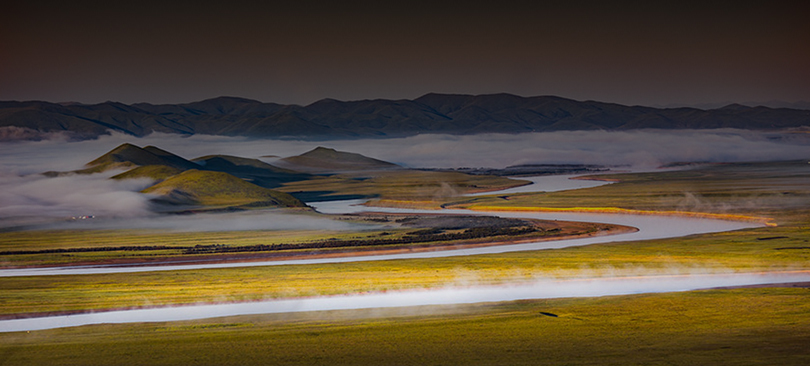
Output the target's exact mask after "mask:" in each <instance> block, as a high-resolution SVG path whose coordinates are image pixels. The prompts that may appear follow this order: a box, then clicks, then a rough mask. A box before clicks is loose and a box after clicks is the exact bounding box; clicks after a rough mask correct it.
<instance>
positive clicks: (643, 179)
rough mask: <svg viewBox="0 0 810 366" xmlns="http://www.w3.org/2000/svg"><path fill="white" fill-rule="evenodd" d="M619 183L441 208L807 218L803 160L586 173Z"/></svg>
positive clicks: (809, 200)
mask: <svg viewBox="0 0 810 366" xmlns="http://www.w3.org/2000/svg"><path fill="white" fill-rule="evenodd" d="M587 178H588V179H600V180H609V181H615V182H620V184H610V185H605V186H601V187H595V188H590V189H580V190H573V191H562V192H549V193H525V194H514V195H507V196H503V195H500V196H486V197H476V198H465V199H454V200H453V199H450V200H445V201H443V202H442V206H443V207H446V208H473V209H475V208H479V209H484V208H488V207H495V208H502V209H508V208H521V207H548V208H578V207H584V208H597V209H598V208H622V209H633V210H643V211H681V212H703V213H713V214H731V215H749V216H757V217H767V218H774V219H775V220H776V222H777V223H778V224H783V225H799V224H802V223H807V222H810V184H808V182H810V164H808V163H807V161H790V162H768V163H748V164H715V165H706V166H702V167H698V168H695V169H689V170H678V171H669V172H655V173H637V174H605V175H595V176H590V177H587Z"/></svg>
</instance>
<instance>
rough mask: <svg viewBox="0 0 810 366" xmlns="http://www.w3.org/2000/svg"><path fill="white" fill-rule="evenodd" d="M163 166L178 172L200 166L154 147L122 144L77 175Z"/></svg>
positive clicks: (90, 163) (92, 162) (88, 164)
mask: <svg viewBox="0 0 810 366" xmlns="http://www.w3.org/2000/svg"><path fill="white" fill-rule="evenodd" d="M147 165H163V166H167V167H170V168H174V169H178V170H187V169H196V168H199V167H200V166H199V165H197V164H195V163H193V162H191V161H188V160H186V159H183V158H181V157H179V156H177V155H174V154H172V153H170V152H168V151H165V150H162V149H159V148H157V147H154V146H147V147H145V148H140V147H138V146H135V145H133V144H130V143H125V144H121V145H119V146H118V147H116V148H115V149H112V150H110V151H109V152H108V153H106V154H104V155H102V156H100V157H98V158H97V159H95V160H93V161H91V162H89V163H87V165H85V166H86V167H87V168H86V169H84V170H80V171H77V173H97V172H102V171H106V170H110V169H118V168H127V167H136V166H147Z"/></svg>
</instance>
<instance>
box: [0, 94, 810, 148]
mask: <svg viewBox="0 0 810 366" xmlns="http://www.w3.org/2000/svg"><path fill="white" fill-rule="evenodd" d="M808 126H810V110H805V109H789V108H768V107H762V106H760V107H748V106H743V105H739V104H731V105H727V106H725V107H722V108H717V109H698V108H685V107H684V108H652V107H643V106H625V105H620V104H612V103H603V102H596V101H575V100H571V99H565V98H560V97H555V96H538V97H520V96H516V95H511V94H489V95H456V94H435V93H431V94H427V95H424V96H422V97H419V98H417V99H413V100H386V99H376V100H360V101H348V102H344V101H338V100H334V99H323V100H320V101H318V102H315V103H312V104H310V105H307V106H299V105H283V104H276V103H263V102H259V101H255V100H250V99H244V98H235V97H219V98H214V99H208V100H203V101H199V102H193V103H185V104H159V105H156V104H149V103H137V104H131V105H127V104H122V103H117V102H105V103H100V104H92V105H89V104H78V103H62V104H59V103H50V102H43V101H26V102H18V101H5V102H0V130H3V131H0V140H2V139H3V135H4V134H5V135H6V139H9V137H8V136H12V138H13V136H22V137H21V138H33V137H32V136H34V137H35V136H37V134H36V133H48V132H62V131H64V132H68V133H70V134H72V135H73V136H74V138H94V137H97V136H99V135H102V134H106V133H108V131H109V130H114V131H120V132H123V133H126V134H130V135H133V136H145V135H148V134H149V133H151V132H153V131H154V132H164V133H176V134H183V135H192V134H207V135H227V136H252V137H270V138H288V137H292V138H299V137H307V138H316V139H317V138H321V139H329V138H365V137H401V136H411V135H416V134H424V133H447V134H476V133H523V132H548V131H560V130H633V129H646V128H656V129H712V128H739V129H757V130H771V129H785V128H799V127H808ZM21 131H23V132H33V133H22V132H21Z"/></svg>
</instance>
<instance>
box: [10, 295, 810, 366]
mask: <svg viewBox="0 0 810 366" xmlns="http://www.w3.org/2000/svg"><path fill="white" fill-rule="evenodd" d="M808 339H810V291H808V290H807V289H802V288H771V289H737V290H708V291H695V292H688V293H671V294H650V295H634V296H616V297H604V298H588V299H552V300H533V301H518V302H511V303H502V304H479V305H465V306H452V307H449V306H442V307H420V308H409V309H390V310H376V311H373V312H369V311H365V310H359V311H334V312H318V313H306V314H283V315H263V316H240V317H230V318H222V319H207V320H200V321H187V322H172V323H148V324H127V325H94V326H84V327H79V328H68V329H56V330H47V331H35V332H30V333H26V332H18V333H5V334H0V362H3V363H4V364H12V365H57V364H58V365H109V364H133V365H134V364H138V365H146V364H148V365H177V364H183V365H282V364H283V365H406V364H413V365H448V364H452V365H460V364H463V365H641V364H643V365H672V364H676V365H687V364H689V365H708V364H711V365H806V364H808V362H810V351H808V349H807V341H808Z"/></svg>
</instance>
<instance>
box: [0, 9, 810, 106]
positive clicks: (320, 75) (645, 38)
mask: <svg viewBox="0 0 810 366" xmlns="http://www.w3.org/2000/svg"><path fill="white" fill-rule="evenodd" d="M15 3H16V4H11V5H4V6H3V8H2V9H0V100H32V99H36V100H47V101H53V102H61V101H78V102H83V103H97V102H102V101H106V100H113V101H120V102H124V103H135V102H151V103H180V102H191V101H196V100H202V99H206V98H212V97H217V96H221V95H230V96H239V97H245V98H251V99H257V100H260V101H264V102H278V103H295V104H309V103H311V102H314V101H316V100H319V99H322V98H335V99H340V100H357V99H373V98H386V99H403V98H407V99H412V98H416V97H419V96H421V95H423V94H425V93H428V92H442V93H465V94H484V93H498V92H507V93H513V94H517V95H522V96H535V95H559V96H563V97H568V98H573V99H578V100H586V99H591V100H600V101H607V102H616V103H622V104H641V105H665V104H680V103H683V104H695V103H716V102H725V101H734V102H746V101H770V100H784V101H798V100H806V101H810V5H808V4H810V2H808V1H795V2H787V1H756V2H752V1H736V2H711V1H701V2H684V1H672V2H665V1H619V2H616V1H602V2H593V1H587V2H585V1H580V2H578V1H549V2H538V1H534V2H512V1H492V2H474V1H471V2H466V3H463V4H459V3H461V2H455V3H456V5H450V4H449V3H445V2H438V1H433V2H418V1H409V2H401V3H397V4H396V5H390V4H387V3H386V2H384V1H375V2H340V1H334V2H329V3H326V4H324V3H322V2H307V1H288V2H284V3H283V4H278V3H276V2H273V1H267V2H264V3H263V4H262V5H256V4H254V3H253V2H240V1H227V2H224V1H223V2H221V3H220V4H218V5H211V4H210V3H205V5H202V4H200V3H201V2H199V1H190V2H178V1H175V2H172V1H162V2H142V1H128V2H120V1H104V2H89V1H58V2H42V1H35V0H34V1H30V0H29V1H17V2H15Z"/></svg>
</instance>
